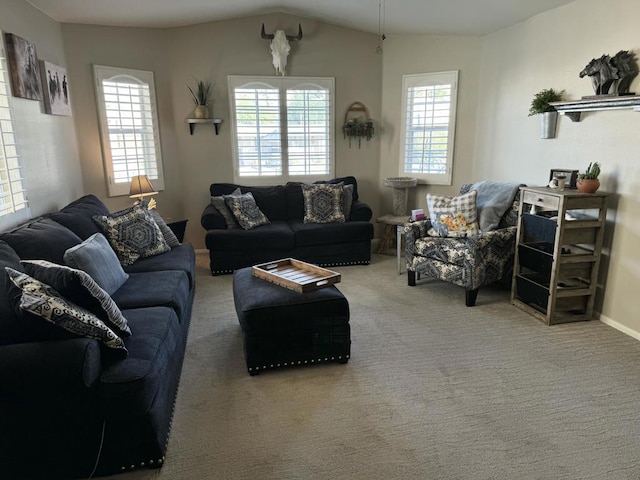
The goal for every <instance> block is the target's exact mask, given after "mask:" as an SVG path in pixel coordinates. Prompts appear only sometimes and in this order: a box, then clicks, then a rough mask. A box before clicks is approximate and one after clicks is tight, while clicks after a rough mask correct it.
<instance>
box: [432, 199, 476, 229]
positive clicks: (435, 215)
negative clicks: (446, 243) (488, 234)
mask: <svg viewBox="0 0 640 480" xmlns="http://www.w3.org/2000/svg"><path fill="white" fill-rule="evenodd" d="M476 195H477V192H476V191H475V190H472V191H471V192H469V193H465V194H464V195H459V196H457V197H447V196H444V195H434V194H431V193H428V194H427V207H428V208H429V217H430V219H431V227H432V228H430V229H429V231H428V232H427V233H428V234H429V235H431V236H432V237H472V236H475V235H478V234H479V233H480V231H479V228H478V212H477V210H476Z"/></svg>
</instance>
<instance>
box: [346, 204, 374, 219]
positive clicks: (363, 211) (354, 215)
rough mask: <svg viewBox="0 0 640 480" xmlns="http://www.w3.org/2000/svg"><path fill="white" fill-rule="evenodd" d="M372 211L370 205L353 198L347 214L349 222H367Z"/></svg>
mask: <svg viewBox="0 0 640 480" xmlns="http://www.w3.org/2000/svg"><path fill="white" fill-rule="evenodd" d="M372 216H373V212H372V211H371V207H369V205H367V204H366V203H364V202H361V201H360V200H354V201H353V204H352V205H351V213H350V214H349V221H350V222H368V221H369V220H371V217H372Z"/></svg>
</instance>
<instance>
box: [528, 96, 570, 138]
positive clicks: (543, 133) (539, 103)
mask: <svg viewBox="0 0 640 480" xmlns="http://www.w3.org/2000/svg"><path fill="white" fill-rule="evenodd" d="M562 95H564V90H561V91H557V90H554V89H553V88H546V89H544V90H541V91H540V92H538V93H536V94H535V95H534V96H533V100H532V101H531V107H530V108H529V116H532V115H540V138H555V136H556V125H557V123H558V112H557V111H556V109H555V108H554V106H553V105H551V102H559V101H561V100H562Z"/></svg>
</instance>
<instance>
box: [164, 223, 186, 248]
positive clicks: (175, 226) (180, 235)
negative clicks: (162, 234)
mask: <svg viewBox="0 0 640 480" xmlns="http://www.w3.org/2000/svg"><path fill="white" fill-rule="evenodd" d="M188 221H189V220H177V221H175V222H167V227H169V228H170V229H171V231H172V232H173V233H174V234H175V236H176V238H177V239H178V241H179V242H180V243H182V242H183V241H184V231H185V230H186V228H187V222H188Z"/></svg>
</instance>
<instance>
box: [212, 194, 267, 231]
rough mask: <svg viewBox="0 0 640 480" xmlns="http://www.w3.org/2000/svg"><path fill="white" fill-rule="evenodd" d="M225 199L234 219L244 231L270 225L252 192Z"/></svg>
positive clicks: (229, 196) (225, 196)
mask: <svg viewBox="0 0 640 480" xmlns="http://www.w3.org/2000/svg"><path fill="white" fill-rule="evenodd" d="M223 198H224V201H225V203H226V204H227V206H228V207H229V210H231V213H233V216H234V218H235V219H236V221H237V222H238V224H239V225H240V226H241V227H242V228H243V229H244V230H251V229H252V228H256V227H259V226H260V225H266V224H267V223H269V219H268V218H267V217H266V216H265V214H264V213H262V210H260V208H258V206H257V205H256V201H255V200H254V199H253V195H252V194H251V192H249V193H244V194H242V195H223Z"/></svg>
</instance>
